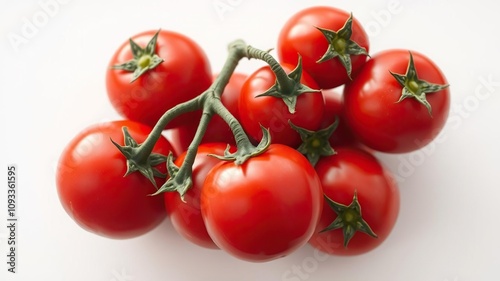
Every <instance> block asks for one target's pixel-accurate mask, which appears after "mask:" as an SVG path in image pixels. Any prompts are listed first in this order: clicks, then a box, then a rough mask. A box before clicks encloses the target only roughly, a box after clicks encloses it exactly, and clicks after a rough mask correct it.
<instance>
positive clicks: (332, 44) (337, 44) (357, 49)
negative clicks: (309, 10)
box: [316, 13, 369, 78]
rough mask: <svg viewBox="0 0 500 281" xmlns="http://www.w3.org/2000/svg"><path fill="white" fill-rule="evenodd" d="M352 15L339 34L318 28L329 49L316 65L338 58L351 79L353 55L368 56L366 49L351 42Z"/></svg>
mask: <svg viewBox="0 0 500 281" xmlns="http://www.w3.org/2000/svg"><path fill="white" fill-rule="evenodd" d="M352 20H353V18H352V13H351V14H350V15H349V18H348V19H347V21H346V22H345V23H344V26H343V27H342V28H341V29H339V30H338V31H337V32H335V31H333V30H330V29H325V28H321V27H316V29H318V30H319V31H320V32H321V33H322V34H323V36H325V38H326V40H327V41H328V43H329V44H328V49H327V50H326V52H325V54H324V55H323V56H322V57H321V58H320V59H319V60H318V61H316V63H322V62H325V61H328V60H331V59H334V58H336V57H338V59H339V61H340V63H342V65H343V66H344V68H345V70H346V72H347V76H348V77H349V78H351V72H352V64H351V55H366V56H369V55H368V52H367V51H366V49H365V48H363V47H361V46H359V45H358V43H356V42H354V41H353V40H351V35H352Z"/></svg>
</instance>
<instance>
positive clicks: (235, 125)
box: [120, 40, 294, 199]
mask: <svg viewBox="0 0 500 281" xmlns="http://www.w3.org/2000/svg"><path fill="white" fill-rule="evenodd" d="M245 57H246V58H249V59H251V58H257V59H261V60H264V61H265V62H268V63H270V64H271V65H272V68H273V69H274V70H275V71H276V73H277V77H281V78H282V79H284V82H283V83H285V88H286V87H294V85H293V84H290V83H288V82H287V80H286V79H288V80H289V78H288V77H287V75H286V73H285V71H284V70H283V69H282V68H281V66H279V63H278V62H277V61H276V60H274V58H272V56H270V55H269V54H268V53H267V52H264V51H261V50H258V49H255V48H252V47H249V46H247V45H246V43H245V42H243V41H242V40H236V41H234V42H233V43H231V44H230V45H229V47H228V57H227V59H226V62H225V64H224V66H223V68H222V70H221V72H220V73H219V75H218V76H217V78H216V79H215V81H214V82H213V83H212V85H211V86H210V87H209V88H208V89H207V90H206V91H205V92H203V93H202V94H200V95H199V96H197V97H196V98H194V99H192V100H189V101H186V102H184V103H181V104H178V105H177V106H175V107H173V108H172V109H170V110H168V111H167V112H165V113H164V114H163V116H162V117H161V118H160V119H159V120H158V122H157V123H156V125H155V126H154V128H153V130H152V131H151V133H150V134H149V135H148V137H147V138H146V140H145V141H144V142H143V143H142V144H141V145H137V146H135V147H133V148H129V147H125V148H124V147H121V148H120V150H121V151H127V155H126V157H127V161H128V162H131V163H134V165H144V166H145V167H143V168H142V170H145V171H147V173H143V174H148V175H149V177H151V172H150V171H151V170H152V167H151V163H152V161H151V160H148V159H150V157H151V155H152V151H153V147H154V145H155V144H156V142H157V141H158V139H159V138H160V137H161V135H162V132H163V130H164V129H165V127H166V126H167V124H168V123H169V122H170V121H172V120H173V119H175V118H176V117H178V116H179V115H181V114H183V113H187V112H190V111H195V110H202V117H201V119H200V123H199V124H198V128H197V130H196V134H195V136H194V138H193V140H192V141H191V143H190V145H189V147H188V149H187V152H186V157H185V160H184V162H183V164H182V165H181V167H176V166H175V164H174V162H173V161H172V156H171V155H169V157H164V158H163V161H164V162H166V163H167V170H168V171H169V174H170V177H169V178H168V180H167V181H166V182H165V184H163V185H162V186H161V187H160V188H159V189H158V190H157V192H155V193H154V194H152V195H157V194H160V193H163V192H171V191H177V192H178V193H179V194H180V196H181V198H182V199H184V195H185V193H186V192H187V190H188V189H189V188H190V187H191V184H192V181H191V173H192V165H193V163H194V160H195V156H196V152H197V150H198V146H199V145H200V143H201V139H202V138H203V135H204V134H205V131H206V129H207V126H208V123H209V122H210V119H211V118H212V116H213V115H214V114H217V115H219V116H221V117H222V119H223V120H224V121H225V122H226V123H227V124H228V125H229V127H230V128H231V130H232V132H233V135H234V137H235V140H236V147H237V150H236V152H234V153H231V152H229V149H227V150H226V151H225V152H224V155H216V157H218V158H220V159H223V160H227V161H234V162H235V163H236V164H238V165H239V164H242V163H244V162H245V161H246V160H247V159H249V158H250V157H253V156H255V155H258V154H261V153H263V152H264V151H265V150H266V149H267V147H268V146H269V145H270V143H271V140H270V134H269V131H268V130H267V129H263V137H262V140H261V142H260V143H259V144H258V145H257V146H254V145H253V144H252V143H251V141H250V139H249V138H248V136H247V135H246V133H245V131H244V130H243V128H242V126H241V124H240V123H239V122H238V120H237V119H236V118H235V117H234V116H233V115H232V114H231V113H230V112H229V111H228V110H227V108H225V107H224V105H223V104H222V102H221V95H222V93H223V91H224V88H225V87H226V85H227V84H228V83H229V79H230V78H231V75H232V74H233V73H234V71H235V69H236V67H237V65H238V63H239V61H240V60H241V59H242V58H245ZM283 77H286V79H285V78H283ZM137 163H139V164H137ZM141 163H142V164H141ZM154 163H158V161H156V162H154Z"/></svg>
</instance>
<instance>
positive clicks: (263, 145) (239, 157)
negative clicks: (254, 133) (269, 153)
mask: <svg viewBox="0 0 500 281" xmlns="http://www.w3.org/2000/svg"><path fill="white" fill-rule="evenodd" d="M260 128H261V130H262V138H261V140H260V142H259V144H258V145H257V146H251V145H248V146H242V147H238V148H237V150H236V151H235V152H230V151H229V149H230V146H229V145H228V146H227V148H226V150H225V151H224V155H216V154H209V155H210V156H212V157H215V158H217V159H220V160H223V161H234V163H235V164H236V165H241V164H243V163H244V162H245V161H247V160H248V159H250V158H251V157H254V156H257V155H260V154H262V153H264V152H265V151H266V150H267V149H268V148H269V145H271V133H270V132H269V130H268V129H267V128H264V127H263V126H262V125H261V126H260Z"/></svg>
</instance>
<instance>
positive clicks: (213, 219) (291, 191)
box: [201, 144, 323, 262]
mask: <svg viewBox="0 0 500 281" xmlns="http://www.w3.org/2000/svg"><path fill="white" fill-rule="evenodd" d="M322 202H323V193H322V190H321V185H320V182H319V178H318V176H317V175H316V172H315V171H314V168H313V167H312V166H311V164H309V162H308V161H307V159H306V158H305V157H304V156H302V154H300V153H299V152H297V151H296V150H294V149H293V148H290V147H288V146H285V145H280V144H271V146H270V147H269V148H268V150H266V151H265V152H264V153H263V154H260V155H258V156H254V157H252V158H250V159H248V160H247V161H246V162H244V163H243V164H242V165H236V164H234V162H223V163H221V164H218V165H217V166H215V167H214V168H213V169H212V170H211V171H210V173H209V174H208V175H207V178H206V180H205V183H204V185H203V188H202V191H201V212H202V216H203V219H204V221H205V225H206V227H207V230H208V233H209V235H210V237H212V239H213V241H214V242H215V244H217V245H218V246H219V248H221V249H222V250H224V251H227V252H228V253H230V254H231V255H233V256H235V257H237V258H240V259H243V260H247V261H253V262H263V261H270V260H273V259H277V258H280V257H283V256H286V255H288V254H290V253H291V252H293V251H294V250H296V249H297V248H299V247H301V246H302V245H304V244H305V243H307V241H308V239H309V238H310V237H311V235H312V234H313V230H314V229H315V227H316V224H317V222H318V219H319V216H320V213H321V208H322Z"/></svg>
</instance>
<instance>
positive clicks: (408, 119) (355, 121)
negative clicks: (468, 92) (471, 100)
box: [344, 49, 450, 153]
mask: <svg viewBox="0 0 500 281" xmlns="http://www.w3.org/2000/svg"><path fill="white" fill-rule="evenodd" d="M411 53H412V54H413V60H414V65H415V68H416V71H417V74H418V77H419V79H421V80H425V81H427V82H430V83H435V84H442V85H444V84H447V80H446V77H445V76H444V74H443V73H442V72H441V70H440V69H439V68H438V66H437V65H436V64H435V63H434V62H433V61H431V60H430V59H429V58H428V57H426V56H424V55H423V54H421V53H418V52H415V51H412V52H411ZM409 58H410V55H409V52H408V50H402V49H391V50H385V51H383V52H380V53H377V54H375V55H373V56H372V58H371V59H370V60H368V62H367V63H366V64H365V66H364V67H363V69H362V71H361V72H360V73H359V75H358V76H357V77H356V79H354V80H353V81H352V83H349V84H347V85H346V87H345V88H344V106H345V112H346V121H347V123H348V125H349V127H350V128H351V129H352V131H353V132H354V134H355V135H356V137H357V138H358V139H359V140H360V141H361V142H362V143H363V144H365V145H366V146H368V147H370V148H372V149H374V150H377V151H382V152H387V153H406V152H411V151H414V150H417V149H420V148H422V147H423V146H425V145H427V144H428V143H429V142H431V141H432V140H433V139H434V138H435V137H436V136H437V135H438V134H439V133H440V132H441V130H442V128H443V127H444V125H445V123H446V119H447V117H448V112H449V107H450V93H449V89H448V88H445V89H444V90H441V91H438V92H435V93H428V94H426V96H427V101H428V102H429V103H430V105H431V108H432V115H430V114H429V112H428V110H427V108H426V107H425V106H424V105H422V104H421V103H420V102H418V101H417V100H416V99H414V98H406V99H404V100H402V101H401V102H398V100H399V98H400V97H401V91H402V87H401V86H400V85H399V84H398V82H397V81H396V79H395V78H394V77H393V76H392V75H391V73H390V72H389V71H391V72H393V73H398V74H405V73H406V69H407V67H408V62H409Z"/></svg>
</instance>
